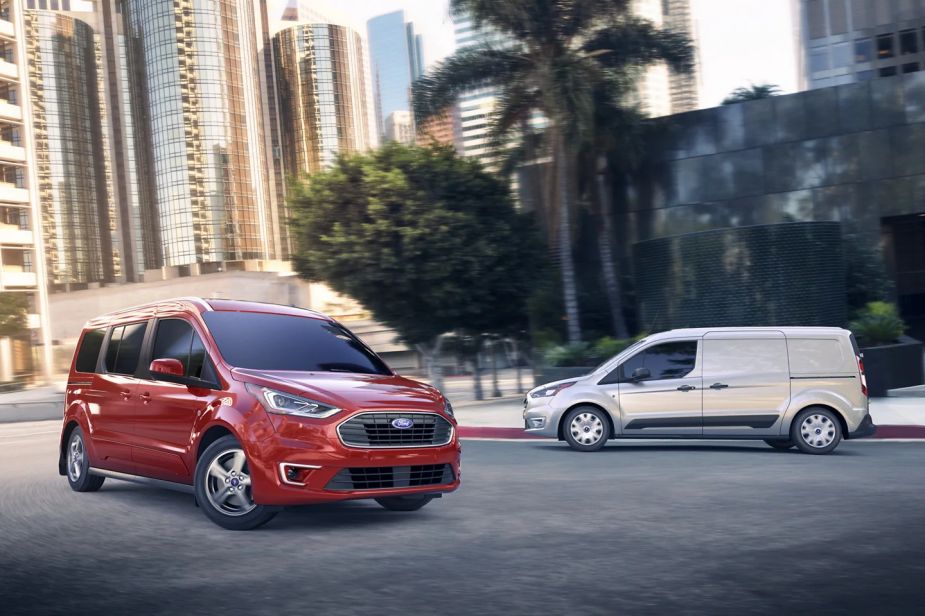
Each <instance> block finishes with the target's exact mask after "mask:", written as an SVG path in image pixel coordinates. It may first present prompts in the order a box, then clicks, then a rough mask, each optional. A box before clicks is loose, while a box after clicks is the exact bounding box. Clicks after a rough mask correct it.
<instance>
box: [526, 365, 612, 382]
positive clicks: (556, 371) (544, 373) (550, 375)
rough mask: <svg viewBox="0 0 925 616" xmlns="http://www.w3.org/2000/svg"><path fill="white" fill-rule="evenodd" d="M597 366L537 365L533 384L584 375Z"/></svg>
mask: <svg viewBox="0 0 925 616" xmlns="http://www.w3.org/2000/svg"><path fill="white" fill-rule="evenodd" d="M596 367H597V366H586V367H582V366H561V367H555V368H552V367H545V366H537V367H536V369H535V370H534V372H533V386H534V387H537V386H539V385H543V384H545V383H552V382H553V381H561V380H562V379H571V378H574V377H576V376H584V375H586V374H588V373H589V372H591V371H592V370H594V368H596Z"/></svg>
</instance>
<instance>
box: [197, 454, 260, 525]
mask: <svg viewBox="0 0 925 616" xmlns="http://www.w3.org/2000/svg"><path fill="white" fill-rule="evenodd" d="M205 482H206V485H205V488H206V494H207V495H208V497H209V502H210V503H211V504H212V506H213V507H215V508H216V509H217V510H218V511H220V512H222V513H223V514H225V515H230V516H239V515H245V514H247V513H249V512H251V511H253V510H254V509H255V508H256V507H257V505H256V503H254V499H253V496H252V495H251V478H250V473H249V471H248V467H247V458H246V457H245V455H244V450H243V449H226V450H225V451H223V452H221V453H219V454H218V455H217V456H215V458H214V459H213V460H212V462H211V463H210V464H209V470H208V471H207V472H206V476H205Z"/></svg>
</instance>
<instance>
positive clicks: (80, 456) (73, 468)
mask: <svg viewBox="0 0 925 616" xmlns="http://www.w3.org/2000/svg"><path fill="white" fill-rule="evenodd" d="M64 468H65V473H66V474H67V483H68V485H70V486H71V489H72V490H74V491H75V492H96V491H97V490H99V489H100V488H101V487H103V482H104V481H106V478H105V477H100V476H99V475H91V474H90V455H89V454H88V453H87V443H86V440H85V439H84V433H83V430H81V429H80V428H79V427H77V428H74V431H73V432H71V435H70V436H69V437H67V445H65V446H64Z"/></svg>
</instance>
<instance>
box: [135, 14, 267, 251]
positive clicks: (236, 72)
mask: <svg viewBox="0 0 925 616" xmlns="http://www.w3.org/2000/svg"><path fill="white" fill-rule="evenodd" d="M121 10H122V13H123V17H124V20H125V28H126V32H125V35H126V46H127V49H128V62H129V75H130V76H131V80H132V83H131V89H132V92H131V96H132V105H133V109H134V111H135V128H136V152H135V155H136V157H137V159H138V168H139V173H138V175H139V181H140V182H141V183H142V184H141V192H140V195H141V198H142V203H141V206H142V209H143V210H144V211H147V212H150V213H151V214H152V215H153V216H154V218H155V221H156V225H155V226H154V229H153V230H152V231H153V233H152V234H151V235H152V237H146V238H145V241H146V242H149V241H150V242H152V243H153V245H154V246H155V247H156V248H157V254H155V255H153V256H152V258H153V260H154V262H153V263H151V262H147V263H146V267H148V268H153V267H159V266H162V265H163V266H181V267H182V266H189V265H192V264H197V263H198V264H202V263H220V262H226V261H242V260H249V259H274V258H279V256H278V255H279V254H280V249H281V246H280V242H279V235H278V233H274V229H273V221H274V220H276V219H277V217H278V212H275V211H274V204H273V199H272V198H271V192H270V186H271V183H272V177H271V173H270V171H269V168H268V165H267V162H268V161H267V158H268V156H267V148H266V141H265V139H266V135H265V132H266V131H265V119H264V112H263V101H262V98H263V94H262V92H261V90H260V76H259V70H260V56H259V54H258V52H257V36H258V33H257V31H256V28H257V25H256V24H255V11H254V7H253V4H252V3H251V2H235V1H234V0H214V1H213V2H209V3H203V2H198V1H194V0H126V1H125V2H123V3H122V4H121ZM147 260H148V259H147V258H146V261H147Z"/></svg>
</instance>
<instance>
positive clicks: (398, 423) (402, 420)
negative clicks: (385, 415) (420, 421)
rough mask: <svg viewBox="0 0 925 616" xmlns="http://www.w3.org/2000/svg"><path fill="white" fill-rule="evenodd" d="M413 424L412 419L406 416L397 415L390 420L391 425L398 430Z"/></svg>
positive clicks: (405, 428)
mask: <svg viewBox="0 0 925 616" xmlns="http://www.w3.org/2000/svg"><path fill="white" fill-rule="evenodd" d="M413 425H414V420H413V419H408V418H407V417H399V418H398V419H393V420H392V427H393V428H397V429H399V430H407V429H408V428H410V427H411V426H413Z"/></svg>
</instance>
